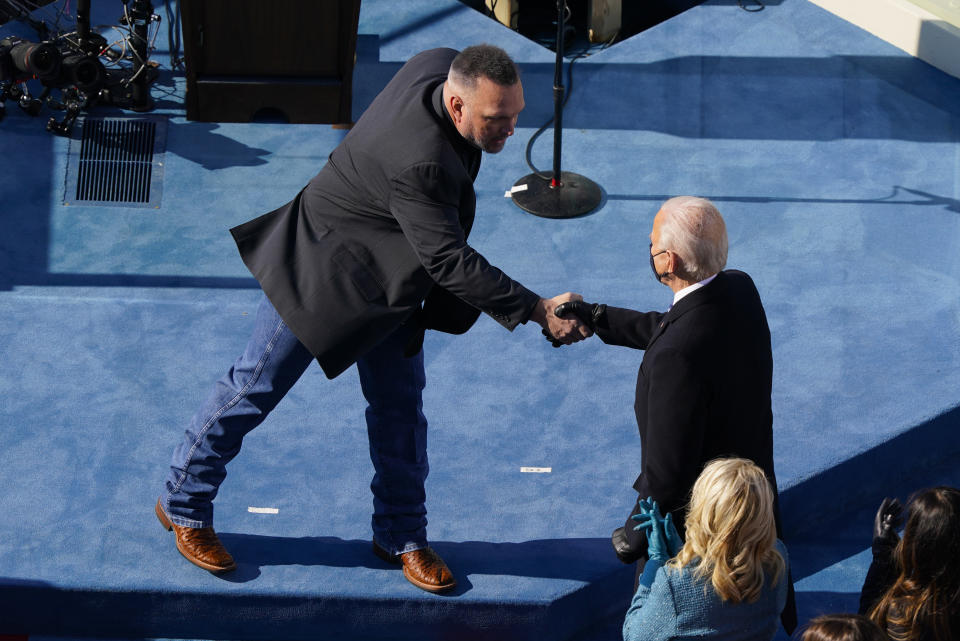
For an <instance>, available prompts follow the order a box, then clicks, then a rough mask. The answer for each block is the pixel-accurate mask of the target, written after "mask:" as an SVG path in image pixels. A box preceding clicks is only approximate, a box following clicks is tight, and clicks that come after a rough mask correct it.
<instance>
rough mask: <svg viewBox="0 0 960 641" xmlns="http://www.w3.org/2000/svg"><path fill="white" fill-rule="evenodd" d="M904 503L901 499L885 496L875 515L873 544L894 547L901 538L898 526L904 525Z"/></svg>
mask: <svg viewBox="0 0 960 641" xmlns="http://www.w3.org/2000/svg"><path fill="white" fill-rule="evenodd" d="M902 513H903V505H901V503H900V501H899V499H891V498H885V499H883V502H882V503H880V508H879V509H878V510H877V514H876V516H874V517H873V544H874V545H884V546H888V547H893V546H894V545H896V544H897V542H898V541H899V540H900V537H899V536H898V535H897V528H899V527H900V526H901V525H903V516H902Z"/></svg>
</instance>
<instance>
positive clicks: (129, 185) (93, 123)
mask: <svg viewBox="0 0 960 641" xmlns="http://www.w3.org/2000/svg"><path fill="white" fill-rule="evenodd" d="M166 122H167V121H166V118H162V117H160V118H157V117H150V118H142V117H141V118H84V120H83V124H82V127H81V132H80V138H79V140H76V139H74V138H71V140H70V156H69V160H68V163H67V180H66V184H65V188H64V195H63V202H64V204H65V205H73V204H75V205H81V204H82V205H113V206H125V207H159V206H160V191H161V189H160V185H161V183H162V180H161V178H162V174H163V148H164V142H165V140H166Z"/></svg>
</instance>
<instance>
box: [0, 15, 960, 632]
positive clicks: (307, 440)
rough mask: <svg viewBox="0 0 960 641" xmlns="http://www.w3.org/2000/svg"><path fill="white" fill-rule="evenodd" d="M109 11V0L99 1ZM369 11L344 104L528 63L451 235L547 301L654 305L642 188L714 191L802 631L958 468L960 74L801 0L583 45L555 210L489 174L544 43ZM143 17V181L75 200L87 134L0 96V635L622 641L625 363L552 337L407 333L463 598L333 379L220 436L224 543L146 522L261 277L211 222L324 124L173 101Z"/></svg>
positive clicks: (545, 151) (304, 175)
mask: <svg viewBox="0 0 960 641" xmlns="http://www.w3.org/2000/svg"><path fill="white" fill-rule="evenodd" d="M117 11H118V10H117V9H116V8H113V7H110V8H106V7H104V3H96V6H95V7H94V14H95V15H94V18H93V22H94V23H111V22H113V21H114V20H115V19H116V16H115V15H114V14H115V13H117ZM21 26H22V25H21ZM16 27H17V25H6V26H4V27H2V28H0V37H2V36H3V35H5V34H7V33H9V32H10V31H11V30H12V29H14V28H16ZM359 31H360V38H359V42H358V51H357V66H356V70H355V74H354V112H355V114H359V112H360V111H361V110H362V109H363V107H364V106H365V105H366V104H368V103H369V101H370V100H371V99H372V97H373V96H374V95H375V94H376V92H377V91H378V90H379V88H380V87H382V86H383V84H384V83H385V82H386V81H387V79H388V78H389V77H390V76H391V75H392V73H393V72H394V71H395V70H396V69H397V68H398V67H399V66H400V65H401V64H402V63H403V62H404V61H405V60H406V59H408V58H409V57H410V56H411V55H413V54H414V53H416V52H418V51H420V50H423V49H427V48H430V47H438V46H449V47H455V48H462V47H464V46H466V45H469V44H473V43H476V42H491V43H495V44H498V45H500V46H502V47H504V48H505V49H507V50H508V51H509V52H510V53H511V55H513V56H514V58H515V59H516V60H517V61H518V62H519V63H520V65H521V67H522V69H523V74H524V75H523V78H524V87H525V90H526V101H527V105H528V108H527V110H526V111H525V112H524V113H523V115H522V116H521V119H520V123H519V127H518V129H517V132H516V135H515V136H514V139H513V140H510V141H508V144H507V147H506V149H505V150H504V151H503V152H502V153H500V154H498V155H496V156H487V157H485V159H484V164H483V168H482V170H481V172H480V176H479V178H478V180H477V194H478V208H477V210H478V216H477V221H476V224H475V226H474V229H473V231H472V234H471V239H470V240H471V244H472V245H473V246H474V247H476V248H477V249H478V250H480V251H481V252H482V253H483V254H484V255H485V256H487V258H489V259H490V260H491V262H493V263H494V264H496V265H498V266H500V267H502V268H503V269H504V270H505V271H506V272H507V273H508V274H510V275H511V276H512V277H514V278H515V279H517V280H519V281H521V282H523V283H524V284H526V285H527V286H528V287H530V288H532V289H533V290H535V291H538V292H539V293H541V294H542V295H545V296H547V295H554V294H558V293H561V292H565V291H568V290H570V291H577V292H581V293H582V294H583V295H584V296H585V297H586V298H587V299H588V300H591V301H599V302H606V303H610V304H615V305H619V306H628V307H634V308H639V309H658V308H659V309H665V308H666V306H667V305H668V304H669V302H670V296H669V292H668V290H666V289H665V288H663V287H661V286H659V285H658V284H657V283H656V282H655V281H654V280H653V278H652V277H651V276H650V274H649V268H648V267H647V259H646V249H647V234H648V232H649V228H650V225H651V222H652V219H653V215H654V213H655V212H656V210H657V208H658V205H659V204H660V202H661V201H663V200H665V199H666V198H668V197H669V196H672V195H677V194H697V195H703V196H707V197H709V198H711V199H713V200H714V201H715V202H716V203H717V204H718V206H719V207H720V210H721V211H722V212H723V214H724V216H725V217H726V220H727V223H728V227H729V232H730V260H729V266H730V267H733V268H738V269H743V270H745V271H747V272H749V273H750V274H752V275H753V277H754V279H755V280H756V282H757V285H758V287H759V289H760V292H761V295H762V297H763V299H764V302H765V305H766V309H767V314H768V318H769V321H770V326H771V331H772V336H773V347H774V361H775V374H774V376H775V379H774V413H775V441H776V466H777V473H778V477H779V482H780V488H781V494H782V497H783V509H784V520H785V524H786V539H787V544H788V547H789V549H790V552H791V556H792V560H793V575H794V578H795V579H796V581H797V589H798V604H799V607H800V618H801V622H803V621H805V620H807V619H808V618H810V617H811V616H814V615H815V614H819V613H822V612H825V611H838V610H850V609H853V608H855V607H856V603H857V596H858V592H859V587H860V584H861V582H862V580H863V575H864V573H865V571H866V567H867V564H868V562H869V558H868V557H869V551H868V550H869V536H870V528H871V523H872V515H873V511H874V509H875V506H876V505H877V504H878V503H879V500H880V498H882V497H883V496H885V495H896V496H900V497H901V498H906V496H907V495H908V494H909V493H910V491H912V490H913V489H916V488H918V487H922V486H926V485H931V484H935V483H948V484H952V485H960V472H958V466H957V461H958V456H960V438H958V436H957V434H958V431H957V430H958V422H960V420H958V419H960V414H958V411H960V410H958V403H960V392H958V390H960V341H958V340H957V335H958V326H960V251H958V245H960V80H958V79H956V78H953V77H950V76H947V75H945V74H943V73H941V72H939V71H937V70H935V69H933V68H932V67H930V66H928V65H927V64H925V63H923V62H920V61H917V60H915V59H913V58H911V57H909V56H907V55H906V54H904V53H902V52H901V51H899V50H897V49H895V48H893V47H892V46H890V45H888V44H886V43H884V42H882V41H880V40H878V39H876V38H874V37H873V36H871V35H869V34H867V33H866V32H864V31H862V30H860V29H858V28H857V27H854V26H852V25H850V24H848V23H846V22H844V21H842V20H840V19H838V18H836V17H835V16H833V15H831V14H829V13H827V12H825V11H823V10H822V9H820V8H818V7H816V6H814V5H813V4H811V3H809V2H807V0H781V1H779V2H777V1H768V2H767V3H766V8H765V9H764V10H763V11H758V12H747V11H743V10H741V9H740V8H738V6H737V3H736V2H733V1H732V0H710V1H708V2H706V3H704V4H703V5H700V6H698V7H696V8H694V9H692V10H690V11H687V12H686V13H684V14H681V15H680V16H677V17H675V18H673V19H671V20H669V21H668V22H666V23H663V24H661V25H659V26H657V27H655V28H653V29H651V30H649V31H647V32H644V33H641V34H639V35H637V36H634V37H632V38H630V39H628V40H625V41H623V42H620V43H618V44H616V45H614V46H612V47H610V48H607V49H602V50H601V49H600V48H596V49H595V50H593V51H592V52H591V53H590V55H589V56H587V57H585V58H581V59H579V60H577V62H576V63H575V64H574V67H573V85H572V89H573V93H572V96H571V98H570V100H569V102H568V103H567V107H566V111H565V113H564V124H565V127H566V128H565V131H564V138H563V143H564V169H566V170H569V171H574V172H577V173H580V174H583V175H586V176H587V177H589V178H591V179H593V180H594V181H596V182H597V183H599V184H600V186H601V187H602V188H603V190H604V200H603V203H602V206H601V207H600V208H599V210H598V211H596V212H595V213H593V214H591V215H589V216H585V217H583V218H578V219H573V220H550V219H543V218H537V217H534V216H531V215H529V214H526V213H524V212H523V211H521V210H520V209H519V208H517V207H516V206H515V205H514V204H513V203H512V202H511V201H510V200H509V199H507V198H505V197H504V192H505V190H508V189H509V188H510V186H511V185H513V183H514V182H516V180H518V179H519V178H520V177H522V176H524V175H526V174H528V173H529V168H528V167H527V165H526V163H525V161H524V148H525V145H526V143H527V141H528V140H529V138H530V137H531V135H532V134H533V133H534V132H535V131H536V129H537V128H538V127H539V126H540V125H541V124H542V123H543V122H545V121H546V120H547V119H548V118H549V117H550V116H551V115H552V93H551V84H552V77H553V57H554V54H553V53H552V52H550V51H548V50H547V49H545V48H543V47H541V46H540V45H538V44H536V43H534V42H532V41H530V40H528V39H526V38H525V37H523V36H521V35H519V34H517V33H515V32H512V31H510V30H508V29H506V28H504V27H502V26H500V25H498V24H497V23H496V22H494V21H492V20H490V19H488V18H486V17H484V16H483V15H481V14H480V13H478V12H476V11H473V10H471V9H469V8H467V7H465V6H463V5H461V4H460V3H458V2H457V1H456V0H408V1H405V2H402V3H397V2H390V1H387V0H379V1H378V0H365V2H364V3H363V5H362V9H361V16H360V30H359ZM164 34H165V28H164V29H163V30H162V33H161V36H160V38H159V39H158V47H159V49H158V51H157V52H156V53H155V54H154V56H153V57H154V58H155V59H156V60H157V61H158V62H161V63H162V64H163V66H162V67H161V69H160V77H159V79H158V81H157V82H156V84H155V86H154V88H153V95H154V98H155V99H156V101H157V109H156V110H154V111H153V112H151V114H150V116H151V117H157V118H159V119H160V120H161V121H162V123H163V125H164V127H165V131H164V138H165V139H164V141H163V173H162V179H161V180H162V185H161V187H162V192H161V196H160V199H159V202H158V203H157V204H156V206H154V207H146V208H144V207H140V208H136V207H107V206H87V205H77V204H75V203H70V204H66V203H65V200H64V184H65V181H66V174H67V164H68V160H69V153H70V149H71V145H75V144H76V140H75V139H76V135H75V136H74V138H75V139H74V140H72V141H71V140H67V139H64V138H59V137H55V136H52V135H50V134H48V133H47V132H46V131H44V126H43V125H44V123H45V120H46V118H47V117H48V116H49V115H50V114H49V113H48V112H44V114H43V115H42V117H40V118H32V117H30V116H28V115H27V114H25V113H23V112H21V111H20V110H19V109H17V108H16V107H15V105H12V104H10V105H9V106H8V109H7V116H6V118H5V119H4V120H3V121H2V122H0V167H2V171H0V203H2V206H0V221H2V223H3V225H2V227H3V229H4V232H5V233H4V234H3V236H2V237H0V353H2V354H3V356H4V367H3V369H2V370H0V388H2V389H3V402H2V403H0V455H2V465H0V485H2V487H4V491H3V492H0V636H2V635H16V636H19V637H21V638H22V637H25V636H29V638H30V639H31V640H33V641H38V640H39V641H43V640H47V641H51V640H53V639H57V640H59V641H65V640H66V639H80V638H84V639H107V638H117V639H129V640H133V639H152V638H178V639H233V640H247V639H251V640H252V639H270V640H277V639H356V640H360V641H362V640H374V639H377V640H387V639H417V640H431V639H436V640H448V639H456V640H458V641H465V640H473V639H496V640H498V641H508V640H511V639H530V638H541V639H556V640H571V641H574V640H575V641H613V640H614V639H616V638H618V636H619V621H620V620H621V619H622V616H623V613H624V612H625V611H626V607H627V603H628V602H629V598H630V589H631V586H632V572H631V569H630V568H627V567H626V566H623V565H621V564H620V563H619V562H618V561H617V560H616V558H615V557H614V556H613V554H612V551H611V548H610V544H609V534H610V531H611V530H612V529H613V528H614V527H616V526H618V525H619V524H621V523H622V518H623V516H624V515H625V513H626V510H627V509H628V508H629V505H630V503H631V501H632V500H633V499H634V498H635V496H634V493H633V491H632V489H631V487H630V485H631V483H632V481H633V479H634V477H635V475H636V473H637V467H638V461H639V453H640V446H639V439H638V438H637V435H636V427H635V424H634V419H633V410H632V403H633V389H634V380H635V375H636V370H637V366H638V364H639V361H640V358H641V356H642V354H641V353H640V352H635V351H630V350H626V349H621V348H613V347H607V346H605V345H603V344H602V343H600V342H599V341H587V342H585V343H581V344H578V345H574V346H571V347H566V348H563V349H559V350H555V349H553V348H551V347H550V346H549V345H548V344H547V343H546V342H545V341H544V340H543V339H542V337H541V336H540V333H539V329H538V328H537V329H535V328H533V327H520V328H519V329H517V330H516V331H515V332H513V333H508V332H506V331H504V330H503V329H502V328H501V327H500V326H498V325H497V324H496V323H495V322H493V321H492V320H490V319H487V318H484V319H481V321H480V322H479V323H478V325H477V326H476V327H475V328H474V329H473V330H471V331H470V332H469V333H468V334H466V335H464V336H458V337H452V336H446V335H429V336H428V337H427V340H426V346H425V350H426V360H427V390H426V393H425V400H424V403H425V411H426V414H427V416H428V419H429V420H430V424H431V428H430V446H429V451H430V457H431V458H430V465H431V474H430V477H429V479H428V481H427V492H428V503H427V507H428V509H429V515H428V516H429V519H430V525H429V533H430V538H431V541H432V542H433V544H434V546H435V548H436V549H437V550H438V551H439V552H440V554H441V555H442V556H443V557H444V558H445V559H446V561H447V562H448V563H449V565H450V566H451V568H452V569H453V571H454V573H455V574H456V576H457V579H458V582H459V586H458V588H457V590H456V591H455V592H454V593H453V594H452V595H448V596H436V595H431V594H427V593H425V592H422V591H419V590H417V589H415V588H413V587H412V586H411V585H410V584H409V583H407V582H406V581H405V580H404V579H403V577H402V576H401V574H400V572H399V571H398V570H396V569H395V568H394V567H392V566H388V565H387V564H386V563H383V562H381V561H380V560H378V559H377V558H376V557H374V556H373V555H372V554H371V552H370V528H369V518H370V512H371V509H372V508H371V497H370V493H369V489H368V485H369V482H370V479H371V477H372V466H371V464H370V462H369V458H368V455H367V444H366V434H365V425H364V421H363V409H364V402H363V399H362V396H361V394H360V390H359V385H358V384H357V381H356V375H355V373H354V372H353V370H350V371H348V372H346V373H345V374H344V375H343V376H341V377H340V378H338V379H337V380H334V381H328V380H326V379H325V378H324V376H323V374H322V372H321V371H320V370H319V368H312V369H311V370H309V371H308V373H307V374H306V375H305V376H304V378H303V379H302V380H301V381H300V382H299V383H298V385H297V386H296V387H295V388H294V390H293V391H292V393H291V394H290V396H289V397H288V398H287V399H286V400H285V401H284V402H283V403H282V404H281V405H280V407H279V408H278V409H277V410H276V412H275V413H274V414H272V415H271V417H270V418H269V419H268V421H267V422H266V423H265V424H264V425H263V426H262V427H261V428H259V429H258V430H256V431H255V432H253V433H252V434H251V435H250V436H249V437H248V438H247V440H246V442H245V445H244V450H243V452H242V453H241V455H240V456H239V457H238V458H237V459H236V460H235V461H234V462H233V463H232V465H231V467H230V473H229V477H228V479H227V481H226V482H225V484H224V486H223V489H222V492H221V494H220V496H219V497H218V499H217V501H216V510H217V511H216V527H217V530H218V532H220V533H221V536H222V539H223V541H224V543H225V544H226V545H227V546H228V548H229V549H230V550H231V551H232V552H233V553H234V555H235V556H236V558H237V561H238V563H239V569H238V570H237V571H236V572H234V573H231V574H227V575H224V576H222V577H216V576H213V575H211V574H209V573H207V572H204V571H202V570H199V569H198V568H196V567H194V566H192V565H190V564H189V563H187V562H186V561H185V560H184V559H183V558H182V557H181V556H180V555H179V554H178V553H177V552H176V550H175V549H174V546H173V539H172V537H171V535H170V533H168V532H165V531H164V530H163V529H162V528H161V527H160V525H159V524H158V523H157V522H156V519H155V517H154V515H153V505H154V502H155V501H156V498H157V496H158V494H159V492H160V489H161V485H162V482H163V478H164V474H165V469H166V465H167V461H168V459H169V456H170V453H171V450H172V448H173V446H174V444H175V443H176V441H177V440H178V438H179V436H180V434H181V433H182V430H183V428H184V426H185V423H186V421H187V420H188V419H189V417H190V415H191V414H192V412H193V411H194V409H195V408H196V407H197V406H198V405H199V403H200V402H201V400H202V397H203V396H204V395H205V394H206V392H207V390H208V388H209V386H210V385H211V384H212V382H213V381H214V380H215V379H216V378H217V377H219V376H220V375H221V374H222V373H223V371H225V369H226V368H227V367H228V366H229V364H230V363H231V362H232V360H233V359H234V357H235V356H236V355H237V354H238V353H239V350H241V349H242V347H243V345H244V344H245V341H246V337H247V333H248V332H249V330H250V328H251V325H252V315H253V313H254V311H255V309H256V305H257V302H258V300H259V295H260V294H259V291H258V289H257V286H256V283H255V281H253V280H252V278H250V276H249V274H248V273H247V271H246V270H245V268H244V266H243V264H242V263H241V261H240V259H239V257H238V255H237V253H236V250H235V247H234V245H233V242H232V239H231V238H230V235H229V234H228V233H227V229H228V228H229V227H231V226H233V225H235V224H237V223H240V222H242V221H244V220H247V219H249V218H251V217H253V216H256V215H258V214H260V213H263V212H265V211H268V210H270V209H272V208H275V207H277V206H279V205H281V204H283V203H284V202H286V201H288V200H289V199H290V198H291V197H292V196H293V195H294V194H295V193H296V192H297V191H298V190H299V189H300V188H301V187H302V186H303V185H304V184H305V183H306V182H307V181H308V180H309V179H310V178H311V177H312V176H313V175H314V174H315V173H316V172H317V171H318V170H319V168H320V167H321V166H322V164H323V162H324V161H325V159H326V156H327V154H328V153H329V152H330V151H331V150H332V149H333V148H334V146H335V145H336V144H337V143H338V141H339V140H340V139H341V138H342V136H343V135H344V132H343V131H342V130H338V129H334V128H331V127H330V126H327V125H285V124H276V123H255V124H214V123H199V122H191V121H187V120H186V119H185V113H184V108H183V97H184V90H185V89H184V88H185V82H184V78H183V74H182V72H176V73H174V72H171V71H170V70H169V66H168V61H167V52H166V50H165V47H166V44H165V42H166V38H165V37H164ZM91 115H99V116H108V117H119V118H140V117H142V116H139V115H137V114H132V113H129V112H119V111H113V110H106V109H104V110H98V109H95V110H94V112H93V113H92V114H91ZM549 138H550V136H549V135H547V136H544V137H543V138H542V139H540V140H539V141H538V142H537V144H536V146H535V148H534V151H533V160H534V164H535V165H537V166H538V168H540V169H543V170H546V169H547V168H549V167H550V164H551V152H552V147H551V143H550V140H549ZM67 202H69V199H68V200H67ZM531 467H532V468H549V470H550V471H549V472H540V473H531V472H525V471H523V469H524V468H531ZM251 508H254V510H253V511H251ZM255 508H274V509H275V513H262V512H260V511H257V510H256V509H255ZM271 511H272V510H271ZM778 638H786V636H785V635H783V634H782V633H781V635H780V637H778Z"/></svg>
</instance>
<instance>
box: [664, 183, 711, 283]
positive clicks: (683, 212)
mask: <svg viewBox="0 0 960 641" xmlns="http://www.w3.org/2000/svg"><path fill="white" fill-rule="evenodd" d="M660 211H662V212H663V221H662V222H661V224H660V239H659V245H660V246H661V247H663V248H664V249H669V250H670V251H673V252H676V253H677V254H678V255H679V256H680V259H681V260H682V261H683V270H684V272H686V274H688V275H689V276H690V278H691V279H692V280H693V281H695V282H699V281H701V280H703V279H705V278H709V277H710V276H713V275H714V274H716V273H717V272H719V271H720V270H721V269H723V268H724V267H725V266H726V264H727V226H726V225H725V224H724V222H723V216H721V215H720V212H719V211H718V210H717V208H716V206H715V205H714V204H713V203H712V202H710V201H709V200H707V199H706V198H698V197H697V196H677V197H676V198H671V199H670V200H668V201H667V202H665V203H663V205H662V206H661V207H660Z"/></svg>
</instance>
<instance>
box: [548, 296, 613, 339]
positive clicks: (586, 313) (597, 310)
mask: <svg viewBox="0 0 960 641" xmlns="http://www.w3.org/2000/svg"><path fill="white" fill-rule="evenodd" d="M553 313H554V314H556V315H557V316H559V317H560V318H563V317H565V316H569V315H570V314H573V315H574V316H576V317H577V318H579V319H580V322H581V323H583V324H584V325H586V326H587V327H589V328H590V331H591V332H596V331H597V324H598V323H599V322H600V319H601V318H603V317H604V316H605V315H606V313H607V306H606V305H597V304H596V303H585V302H583V301H582V300H571V301H567V302H566V303H560V304H559V305H557V308H556V309H555V310H553Z"/></svg>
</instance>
